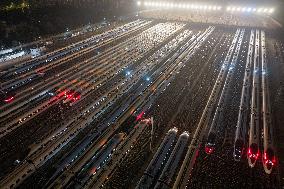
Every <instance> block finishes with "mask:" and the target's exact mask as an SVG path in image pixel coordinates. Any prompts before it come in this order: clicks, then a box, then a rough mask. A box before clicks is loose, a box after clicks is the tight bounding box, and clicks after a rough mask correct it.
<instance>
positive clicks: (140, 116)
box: [136, 112, 144, 121]
mask: <svg viewBox="0 0 284 189" xmlns="http://www.w3.org/2000/svg"><path fill="white" fill-rule="evenodd" d="M143 115H144V112H141V113H140V114H139V115H138V116H137V117H136V121H139V120H140V119H142V117H143Z"/></svg>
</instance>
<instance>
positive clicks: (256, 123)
mask: <svg viewBox="0 0 284 189" xmlns="http://www.w3.org/2000/svg"><path fill="white" fill-rule="evenodd" d="M259 64H260V61H259V30H256V34H255V49H254V69H253V83H252V95H251V113H250V130H249V146H248V151H247V158H248V163H249V166H250V167H254V166H255V164H256V162H257V159H258V158H259V155H260V151H259V140H260V111H259V109H260V83H259V80H260V79H259V78H260V65H259Z"/></svg>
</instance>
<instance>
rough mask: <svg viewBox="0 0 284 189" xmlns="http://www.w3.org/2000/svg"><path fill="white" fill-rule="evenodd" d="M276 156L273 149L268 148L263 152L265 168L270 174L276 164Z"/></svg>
mask: <svg viewBox="0 0 284 189" xmlns="http://www.w3.org/2000/svg"><path fill="white" fill-rule="evenodd" d="M275 159H276V158H275V156H274V151H273V150H271V149H268V150H267V151H266V152H265V153H264V154H263V160H262V161H263V167H264V170H265V172H266V173H267V174H270V173H271V172H272V169H273V166H274V165H275V162H276V160H275Z"/></svg>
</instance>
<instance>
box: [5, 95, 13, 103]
mask: <svg viewBox="0 0 284 189" xmlns="http://www.w3.org/2000/svg"><path fill="white" fill-rule="evenodd" d="M13 100H14V97H13V96H11V97H9V98H7V99H5V100H4V101H5V102H7V103H9V102H12V101H13Z"/></svg>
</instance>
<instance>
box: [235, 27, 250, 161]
mask: <svg viewBox="0 0 284 189" xmlns="http://www.w3.org/2000/svg"><path fill="white" fill-rule="evenodd" d="M253 47H254V30H251V34H250V43H249V47H248V54H247V60H246V68H245V75H244V80H243V87H242V94H241V102H240V108H239V114H238V121H237V127H236V135H235V142H234V152H233V156H234V160H235V161H240V160H241V157H242V155H243V154H244V151H245V147H246V140H247V125H248V123H249V122H248V121H249V119H248V115H249V112H250V110H249V108H250V107H249V105H250V90H251V72H252V69H251V66H252V58H253Z"/></svg>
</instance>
